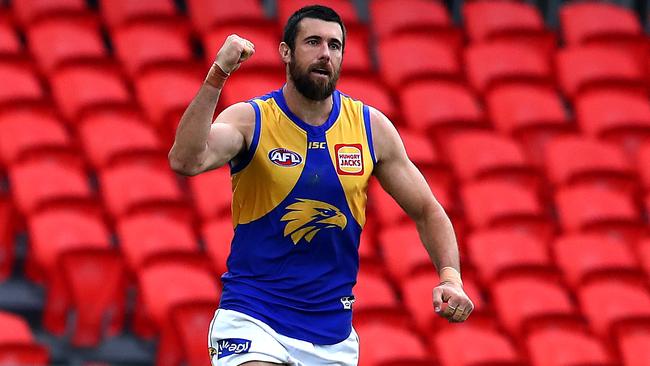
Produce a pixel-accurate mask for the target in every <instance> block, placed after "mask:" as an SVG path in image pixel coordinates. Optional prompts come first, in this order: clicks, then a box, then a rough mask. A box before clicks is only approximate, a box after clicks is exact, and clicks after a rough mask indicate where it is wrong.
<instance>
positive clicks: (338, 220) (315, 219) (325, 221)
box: [280, 198, 348, 244]
mask: <svg viewBox="0 0 650 366" xmlns="http://www.w3.org/2000/svg"><path fill="white" fill-rule="evenodd" d="M286 209H287V210H288V211H289V212H288V213H287V214H285V215H284V216H282V218H281V219H280V221H287V226H286V227H285V228H284V236H285V237H286V236H291V240H293V244H298V242H299V241H300V240H301V239H302V238H305V240H306V241H307V242H308V243H310V242H311V240H312V239H313V238H314V236H315V235H316V234H317V233H318V232H319V231H320V230H321V229H333V228H335V227H338V228H341V230H343V229H345V226H346V225H347V224H348V219H347V218H346V217H345V215H344V214H343V213H341V211H340V210H339V209H338V208H336V207H334V206H332V205H330V204H329V203H326V202H322V201H316V200H310V199H304V198H298V199H297V202H295V203H292V204H290V205H289V206H287V207H286Z"/></svg>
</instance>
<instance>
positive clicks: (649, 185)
mask: <svg viewBox="0 0 650 366" xmlns="http://www.w3.org/2000/svg"><path fill="white" fill-rule="evenodd" d="M636 170H637V172H638V174H639V178H640V181H641V185H642V187H643V189H645V190H646V191H650V142H647V143H644V144H642V145H641V146H640V147H639V149H638V152H637V155H636Z"/></svg>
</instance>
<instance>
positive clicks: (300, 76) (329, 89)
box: [289, 56, 339, 102]
mask: <svg viewBox="0 0 650 366" xmlns="http://www.w3.org/2000/svg"><path fill="white" fill-rule="evenodd" d="M309 73H310V72H309V71H307V72H304V73H303V72H301V70H299V69H298V66H297V65H296V62H295V60H294V59H293V56H292V57H291V62H289V75H290V76H291V80H293V84H294V85H295V86H296V89H297V90H298V92H300V94H302V95H303V96H304V97H305V98H307V99H311V100H315V101H317V102H320V101H322V100H325V99H327V98H328V97H329V96H330V95H332V93H333V92H334V89H336V83H337V82H338V80H339V72H338V71H334V72H333V73H332V75H331V76H330V77H329V80H328V81H327V83H326V84H325V86H321V85H320V83H318V82H316V81H314V80H312V79H311V78H310V76H309Z"/></svg>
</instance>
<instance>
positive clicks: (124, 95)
mask: <svg viewBox="0 0 650 366" xmlns="http://www.w3.org/2000/svg"><path fill="white" fill-rule="evenodd" d="M50 82H51V87H52V94H53V95H54V99H55V100H56V102H57V104H58V107H59V109H60V110H61V112H62V113H63V116H64V117H65V118H67V119H68V120H70V121H77V120H78V119H79V118H81V117H82V116H83V114H85V113H89V112H91V111H93V110H97V109H101V108H106V107H121V106H128V105H129V104H130V103H132V97H131V95H130V93H129V90H128V89H127V86H126V84H125V82H124V80H123V79H122V78H121V76H120V75H119V73H118V72H117V71H116V70H115V69H114V68H112V67H107V66H100V65H95V66H92V65H78V66H74V67H67V68H65V69H62V70H59V71H57V72H56V73H55V74H54V75H52V77H51V79H50Z"/></svg>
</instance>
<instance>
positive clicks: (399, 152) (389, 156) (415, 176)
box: [370, 109, 460, 271]
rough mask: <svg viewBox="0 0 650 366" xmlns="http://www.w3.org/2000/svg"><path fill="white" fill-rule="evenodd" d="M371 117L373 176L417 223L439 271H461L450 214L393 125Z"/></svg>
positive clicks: (377, 116)
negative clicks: (375, 162)
mask: <svg viewBox="0 0 650 366" xmlns="http://www.w3.org/2000/svg"><path fill="white" fill-rule="evenodd" d="M370 118H371V124H372V125H371V126H372V133H373V141H374V146H375V154H376V158H377V166H376V167H375V171H374V174H375V176H376V177H377V179H378V180H379V183H381V186H382V187H383V188H384V190H386V192H388V193H389V194H390V195H391V196H392V197H393V198H394V199H395V201H396V202H397V203H398V204H399V205H400V206H401V207H402V208H403V209H404V211H405V212H406V213H407V214H408V215H409V216H410V217H411V218H412V219H413V220H414V221H415V223H416V226H417V229H418V233H419V234H420V239H421V240H422V243H423V244H424V247H425V248H426V250H427V252H428V253H429V257H430V258H431V261H432V262H433V264H434V265H435V266H436V268H437V269H438V270H440V269H442V268H444V267H452V268H455V269H456V270H457V271H460V268H459V267H460V265H459V259H458V246H457V244H456V236H455V234H454V229H453V227H452V225H451V221H450V220H449V218H448V217H447V214H446V213H445V211H444V209H443V208H442V206H441V205H440V203H438V201H437V200H436V199H435V197H434V196H433V194H432V193H431V190H430V189H429V185H428V184H427V182H426V181H425V179H424V177H423V176H422V173H420V171H419V170H418V169H417V168H416V167H415V165H413V163H412V162H411V161H410V160H409V158H408V156H407V155H406V150H405V149H404V145H403V143H402V140H401V139H400V137H399V135H398V133H397V130H395V127H394V126H393V125H392V123H390V121H389V120H388V119H387V118H386V117H385V116H384V115H383V114H381V113H380V112H379V111H377V110H374V109H371V113H370Z"/></svg>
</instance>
